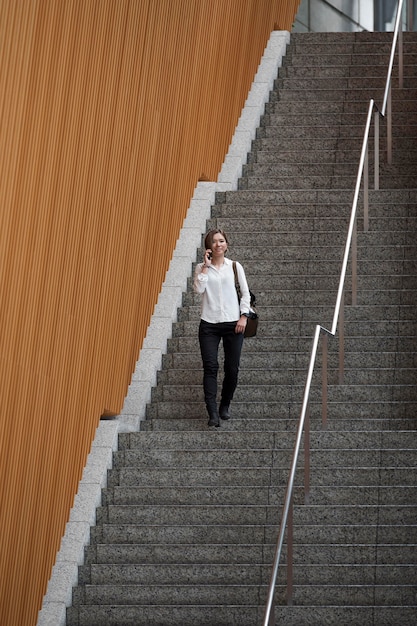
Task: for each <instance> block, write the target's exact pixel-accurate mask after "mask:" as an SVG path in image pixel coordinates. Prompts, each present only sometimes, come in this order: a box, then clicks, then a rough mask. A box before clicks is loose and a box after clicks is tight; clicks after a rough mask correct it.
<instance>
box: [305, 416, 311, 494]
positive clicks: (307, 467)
mask: <svg viewBox="0 0 417 626" xmlns="http://www.w3.org/2000/svg"><path fill="white" fill-rule="evenodd" d="M309 502H310V405H309V404H308V405H307V410H306V417H305V423H304V504H308V503H309Z"/></svg>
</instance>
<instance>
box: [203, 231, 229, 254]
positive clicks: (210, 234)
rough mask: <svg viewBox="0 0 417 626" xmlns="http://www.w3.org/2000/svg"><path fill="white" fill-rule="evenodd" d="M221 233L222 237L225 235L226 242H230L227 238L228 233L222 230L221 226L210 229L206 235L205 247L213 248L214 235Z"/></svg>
mask: <svg viewBox="0 0 417 626" xmlns="http://www.w3.org/2000/svg"><path fill="white" fill-rule="evenodd" d="M217 234H220V235H221V236H222V237H224V240H225V242H226V243H227V244H228V243H229V242H228V240H227V235H226V233H225V232H224V230H221V229H220V228H214V229H213V230H209V232H208V233H207V235H206V236H205V239H204V247H205V249H206V250H207V249H209V250H211V248H212V246H213V237H214V235H217Z"/></svg>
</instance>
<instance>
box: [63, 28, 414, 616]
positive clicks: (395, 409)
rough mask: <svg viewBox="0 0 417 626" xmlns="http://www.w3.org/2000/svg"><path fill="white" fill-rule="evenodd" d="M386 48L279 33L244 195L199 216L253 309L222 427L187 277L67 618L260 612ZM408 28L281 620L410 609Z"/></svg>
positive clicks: (281, 590) (315, 393)
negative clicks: (282, 40)
mask: <svg viewBox="0 0 417 626" xmlns="http://www.w3.org/2000/svg"><path fill="white" fill-rule="evenodd" d="M390 40H391V35H389V34H378V33H360V34H341V33H338V34H320V35H318V34H316V35H307V34H306V35H293V36H292V39H291V45H290V47H289V48H288V54H287V57H286V61H285V65H284V67H283V69H282V70H281V71H280V74H279V76H278V79H277V84H276V90H275V91H274V92H273V93H272V94H271V100H270V103H269V105H268V106H267V108H266V112H265V116H264V119H263V123H262V126H261V128H260V129H259V133H258V138H257V140H256V141H255V142H254V145H253V151H252V152H251V154H250V155H249V157H248V165H247V166H245V171H244V176H243V177H242V179H241V182H240V189H239V190H238V191H236V192H226V193H222V194H218V197H217V201H216V204H215V206H213V210H212V218H211V220H210V223H209V224H208V227H210V226H212V225H218V226H219V227H221V228H224V229H225V230H226V232H227V233H228V235H229V237H230V240H231V246H230V256H231V257H232V258H237V259H239V260H240V261H241V262H242V264H243V265H244V267H245V269H246V273H247V276H248V279H249V284H250V286H251V288H252V289H253V291H254V292H255V293H256V295H257V298H258V302H259V305H260V307H259V308H260V315H261V322H260V327H259V334H258V336H257V337H256V338H254V339H248V340H246V341H245V346H244V351H243V355H242V368H241V376H240V385H239V387H238V391H237V393H236V396H235V401H234V403H233V406H232V409H233V415H232V419H231V420H230V421H229V422H224V423H222V425H221V428H220V429H217V430H216V432H211V431H209V430H208V428H207V426H206V424H207V419H206V415H205V409H204V403H203V395H202V385H201V383H202V372H201V360H200V355H199V349H198V339H197V328H198V322H199V301H198V298H197V297H196V296H195V295H194V294H193V293H192V290H191V285H190V288H189V289H188V291H187V293H185V294H184V299H183V307H182V308H181V309H180V310H179V317H178V322H177V323H176V324H175V325H174V328H173V337H172V339H171V340H170V342H169V350H168V354H167V355H166V356H165V357H164V363H163V369H162V371H161V372H160V374H159V380H158V385H157V387H155V388H154V390H153V397H152V402H151V404H150V405H149V407H148V416H147V417H148V419H147V421H146V422H145V423H144V428H143V430H142V431H141V432H139V433H125V434H122V435H120V442H119V450H118V452H117V453H115V455H114V467H113V469H112V470H111V472H110V474H109V483H108V487H107V488H106V489H105V490H104V491H103V502H102V507H101V508H100V509H99V510H98V512H97V524H96V527H95V528H93V529H92V540H91V545H90V546H89V547H88V549H87V550H86V559H85V564H84V565H83V566H82V567H81V568H80V572H79V585H78V587H77V588H76V589H75V590H74V594H73V606H72V607H70V608H69V609H68V611H67V625H68V626H75V625H77V626H81V625H84V626H99V625H103V626H104V625H111V624H112V625H118V626H119V625H122V624H131V625H133V624H134V625H135V626H141V625H145V624H146V625H147V626H156V625H159V626H171V625H172V626H179V625H181V626H188V625H189V626H191V625H193V626H196V625H198V626H226V625H227V626H246V625H247V626H254V625H255V624H261V623H262V617H263V614H264V606H265V600H266V593H267V585H268V582H269V578H270V574H271V565H272V560H273V554H274V547H275V546H274V544H275V540H276V536H277V532H278V525H279V521H280V514H281V507H282V503H283V499H284V492H285V485H286V481H287V478H288V469H289V466H290V460H291V455H292V449H293V445H294V437H295V430H296V426H297V420H298V417H299V414H300V408H301V401H302V395H303V390H304V385H305V379H306V370H307V366H308V360H309V356H310V349H311V342H312V336H313V333H314V328H315V325H316V324H317V323H321V324H323V325H325V326H327V327H329V326H330V325H331V319H332V315H333V308H334V304H335V299H336V292H337V287H338V280H339V274H340V268H341V259H342V254H343V249H344V242H345V238H346V233H347V225H348V221H349V216H350V208H351V203H352V198H353V190H354V184H355V178H356V173H357V167H358V163H359V153H360V147H361V142H362V139H361V137H362V135H363V129H364V125H365V118H366V112H367V107H368V103H369V99H370V98H371V97H372V98H374V99H376V100H377V102H378V99H379V102H381V101H382V94H383V88H384V83H385V77H386V69H387V65H388V59H389V50H390V43H389V42H390ZM404 40H405V51H406V57H405V76H406V86H405V88H404V89H403V90H402V91H401V92H400V91H399V90H398V89H396V88H395V78H394V90H393V111H394V115H395V117H394V163H393V165H392V166H386V165H385V166H383V167H382V168H381V169H382V170H383V171H382V172H381V190H380V191H377V192H371V193H370V229H369V232H367V233H363V232H361V221H362V220H361V218H360V219H359V224H358V225H359V236H358V246H359V247H358V258H359V262H358V269H359V285H358V304H357V306H355V307H352V306H349V283H350V279H348V285H347V300H348V306H347V307H346V313H345V317H346V347H345V350H346V360H345V379H344V384H343V385H338V384H337V361H338V355H337V341H336V340H334V341H330V344H329V345H330V356H329V361H330V363H329V365H330V373H329V378H330V383H331V384H330V388H329V420H328V426H327V429H323V428H322V427H321V417H320V412H321V398H320V395H321V394H320V384H319V376H320V371H317V373H316V374H315V379H314V385H313V389H312V402H311V409H312V434H311V446H312V459H311V463H312V477H311V484H312V488H311V497H310V503H309V504H308V505H306V504H304V500H303V489H302V485H303V478H304V477H303V467H302V463H300V468H299V471H298V473H297V487H296V492H295V510H294V521H295V529H294V538H295V554H294V598H293V605H292V606H287V605H286V604H285V573H286V563H285V557H286V555H285V550H284V559H283V563H282V566H281V568H280V571H279V581H278V586H277V591H276V603H275V604H276V606H275V618H276V623H277V624H284V623H285V624H286V626H292V625H294V626H295V625H296V626H302V625H303V624H314V626H318V625H325V624H330V625H334V624H338V625H343V624H346V625H347V624H349V626H352V625H356V626H368V625H369V626H370V625H375V626H376V625H378V626H384V625H390V626H392V625H394V624H404V625H411V624H415V623H416V619H417V576H416V574H417V486H416V478H415V477H416V468H417V391H416V384H415V383H416V374H417V358H416V351H417V350H416V348H417V333H416V331H417V321H416V320H417V313H416V303H417V267H416V266H417V254H416V252H417V243H416V232H417V175H416V167H417V165H416V164H417V78H416V74H417V72H416V67H417V63H416V62H417V37H416V36H415V35H413V34H405V37H404ZM383 126H384V125H382V128H381V130H382V134H384V131H383ZM381 144H382V145H381V149H382V148H383V147H384V145H385V137H384V136H383V138H382V142H381ZM370 158H371V161H372V151H371V153H370ZM200 257H201V251H200V253H199V258H200ZM301 461H302V459H301Z"/></svg>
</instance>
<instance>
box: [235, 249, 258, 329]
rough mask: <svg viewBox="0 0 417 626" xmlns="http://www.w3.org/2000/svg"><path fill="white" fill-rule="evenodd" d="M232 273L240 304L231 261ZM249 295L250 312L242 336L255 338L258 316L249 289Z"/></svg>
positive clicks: (238, 289) (236, 280)
mask: <svg viewBox="0 0 417 626" xmlns="http://www.w3.org/2000/svg"><path fill="white" fill-rule="evenodd" d="M233 273H234V275H235V287H236V292H237V297H238V299H239V302H240V299H241V297H242V294H241V291H240V285H239V278H238V276H237V269H236V262H235V261H233ZM249 294H250V310H249V314H248V316H247V318H248V321H247V323H246V328H245V332H244V335H243V336H244V337H255V335H256V332H257V330H258V321H259V316H258V313H257V312H256V296H255V294H254V293H253V292H252V291H251V290H250V289H249Z"/></svg>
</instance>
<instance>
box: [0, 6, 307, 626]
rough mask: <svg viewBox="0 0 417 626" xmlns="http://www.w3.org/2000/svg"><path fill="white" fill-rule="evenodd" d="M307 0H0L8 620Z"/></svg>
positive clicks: (35, 604)
mask: <svg viewBox="0 0 417 626" xmlns="http://www.w3.org/2000/svg"><path fill="white" fill-rule="evenodd" d="M298 4H299V0H244V1H242V0H198V1H197V0H117V2H115V0H65V2H64V1H61V0H1V1H0V338H1V339H0V368H1V371H0V400H1V416H0V477H1V478H0V480H1V484H0V529H1V530H0V532H1V547H0V572H1V582H0V624H1V626H31V625H32V624H35V623H36V619H37V613H38V610H39V608H40V606H41V603H42V598H43V594H44V592H45V590H46V585H47V581H48V579H49V575H50V572H51V568H52V565H53V562H54V559H55V556H56V552H57V550H58V548H59V545H60V540H61V536H62V534H63V531H64V528H65V523H66V521H67V518H68V514H69V510H70V507H71V505H72V502H73V497H74V494H75V492H76V489H77V485H78V482H79V479H80V477H81V474H82V470H83V467H84V464H85V461H86V456H87V454H88V452H89V449H90V445H91V441H92V439H93V437H94V433H95V430H96V427H97V424H98V421H99V418H100V415H101V414H103V413H106V412H107V413H110V414H112V413H114V414H117V413H118V412H119V411H120V410H121V408H122V406H123V401H124V397H125V394H126V391H127V388H128V385H129V382H130V377H131V375H132V371H133V369H134V366H135V362H136V360H137V357H138V354H139V350H140V348H141V344H142V340H143V337H144V336H145V334H146V329H147V326H148V323H149V321H150V316H151V314H152V310H153V306H154V303H155V302H156V299H157V297H158V293H159V290H160V287H161V284H162V281H163V278H164V275H165V272H166V269H167V266H168V263H169V260H170V257H171V254H172V251H173V248H174V246H175V242H176V239H177V237H178V234H179V230H180V228H181V225H182V221H183V219H184V217H185V214H186V210H187V207H188V205H189V201H190V199H191V197H192V194H193V190H194V188H195V185H196V183H197V181H198V179H199V178H201V177H202V178H204V179H208V180H216V178H217V175H218V172H219V170H220V167H221V164H222V162H223V158H224V156H225V153H226V152H227V149H228V146H229V143H230V141H231V138H232V135H233V132H234V128H235V126H236V123H237V120H238V118H239V114H240V111H241V108H242V106H243V104H244V101H245V98H246V95H247V93H248V90H249V88H250V86H251V83H252V80H253V77H254V75H255V72H256V70H257V67H258V64H259V61H260V58H261V56H262V53H263V50H264V48H265V45H266V43H267V41H268V39H269V36H270V33H271V31H272V30H273V29H280V30H290V29H291V25H292V22H293V19H294V15H295V13H296V10H297V8H298Z"/></svg>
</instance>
